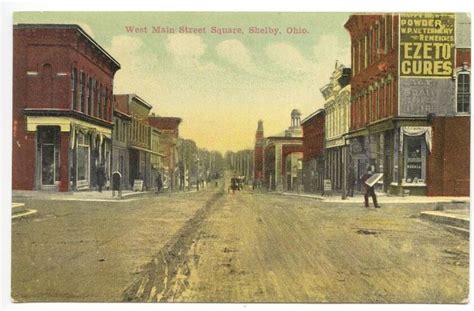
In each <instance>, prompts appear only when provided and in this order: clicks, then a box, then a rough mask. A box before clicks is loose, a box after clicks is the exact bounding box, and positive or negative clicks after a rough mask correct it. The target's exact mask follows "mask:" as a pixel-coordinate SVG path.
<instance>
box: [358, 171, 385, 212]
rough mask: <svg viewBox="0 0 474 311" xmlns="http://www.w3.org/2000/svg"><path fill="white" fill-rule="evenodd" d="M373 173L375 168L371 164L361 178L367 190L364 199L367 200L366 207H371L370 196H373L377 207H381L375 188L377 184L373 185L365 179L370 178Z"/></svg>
mask: <svg viewBox="0 0 474 311" xmlns="http://www.w3.org/2000/svg"><path fill="white" fill-rule="evenodd" d="M373 174H374V169H373V168H372V167H371V166H369V168H368V169H367V173H366V174H364V175H363V176H362V177H361V179H360V181H361V182H362V185H363V186H364V190H365V194H364V201H365V207H366V208H368V207H369V196H371V197H372V201H373V202H374V206H375V208H380V205H379V204H378V203H377V196H376V195H375V189H374V187H375V185H373V186H372V187H371V186H369V185H367V184H366V183H365V181H366V180H367V179H369V178H370V177H371V176H372V175H373Z"/></svg>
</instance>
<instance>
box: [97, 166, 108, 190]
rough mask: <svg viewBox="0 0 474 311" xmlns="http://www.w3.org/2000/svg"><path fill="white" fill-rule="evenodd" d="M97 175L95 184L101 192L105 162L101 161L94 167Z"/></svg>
mask: <svg viewBox="0 0 474 311" xmlns="http://www.w3.org/2000/svg"><path fill="white" fill-rule="evenodd" d="M96 176H97V186H98V187H99V192H102V187H104V185H105V179H106V176H105V163H104V162H102V163H101V164H100V165H99V166H98V167H97V169H96Z"/></svg>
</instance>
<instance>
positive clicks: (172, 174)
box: [148, 116, 185, 189]
mask: <svg viewBox="0 0 474 311" xmlns="http://www.w3.org/2000/svg"><path fill="white" fill-rule="evenodd" d="M148 120H149V122H150V124H151V125H152V126H153V127H154V128H156V129H158V130H159V131H160V146H161V147H160V149H161V151H160V155H162V156H163V157H164V158H163V159H162V161H163V162H162V164H163V165H162V171H163V176H164V178H166V180H167V181H168V186H169V187H170V189H179V186H180V168H179V166H178V163H179V157H178V150H177V142H178V137H179V124H180V123H181V121H182V120H181V118H176V117H159V116H150V117H149V118H148ZM182 173H183V174H184V171H183V172H182ZM181 181H185V180H184V175H183V179H182V180H181ZM183 185H184V184H182V186H183ZM183 187H184V186H183Z"/></svg>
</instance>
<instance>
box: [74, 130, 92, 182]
mask: <svg viewBox="0 0 474 311" xmlns="http://www.w3.org/2000/svg"><path fill="white" fill-rule="evenodd" d="M77 144H78V145H77V180H78V181H88V180H89V163H90V152H89V139H88V137H86V135H84V134H82V133H80V134H79V135H78V137H77Z"/></svg>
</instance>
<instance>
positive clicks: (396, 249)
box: [138, 192, 468, 303]
mask: <svg viewBox="0 0 474 311" xmlns="http://www.w3.org/2000/svg"><path fill="white" fill-rule="evenodd" d="M416 215H418V211H416V210H413V209H408V210H407V209H404V208H389V209H380V210H375V209H371V210H366V209H363V208H359V207H341V208H325V207H324V206H321V203H320V202H317V201H313V200H307V199H295V198H288V197H283V196H278V195H266V194H252V193H251V192H244V193H236V194H234V195H232V194H226V195H224V196H223V197H221V198H219V199H218V200H217V201H216V203H215V205H214V206H213V208H212V211H209V216H208V217H207V218H206V219H205V220H203V221H202V222H200V224H199V228H196V229H195V230H194V232H195V233H194V236H193V237H192V239H190V238H189V237H188V239H187V240H188V241H189V242H188V244H189V249H188V251H187V253H183V252H181V253H179V255H177V256H178V257H179V258H178V261H180V262H181V263H180V264H178V265H175V264H170V263H168V265H169V267H170V268H169V269H170V270H173V268H172V267H175V266H177V268H176V270H175V272H176V274H174V275H173V273H171V274H168V276H167V277H166V279H163V278H161V279H160V278H158V279H156V280H155V281H156V282H155V288H153V286H151V287H150V288H151V290H150V291H149V295H145V296H146V299H145V300H146V301H185V302H197V301H199V302H393V303H394V302H405V303H408V302H413V303H416V302H424V303H448V302H452V303H455V302H462V301H464V300H465V299H466V297H467V295H468V241H467V240H463V239H462V238H460V237H459V236H456V235H453V234H452V233H449V232H447V231H445V230H444V229H443V228H442V227H440V226H437V225H434V224H431V223H427V222H423V221H421V220H419V219H418V218H417V217H416ZM148 272H149V274H148V275H151V274H153V273H152V271H148ZM163 281H165V282H166V283H167V286H160V285H159V284H160V282H163ZM157 288H161V291H160V290H157ZM163 290H164V291H163ZM142 293H143V292H142ZM138 300H140V299H138Z"/></svg>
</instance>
